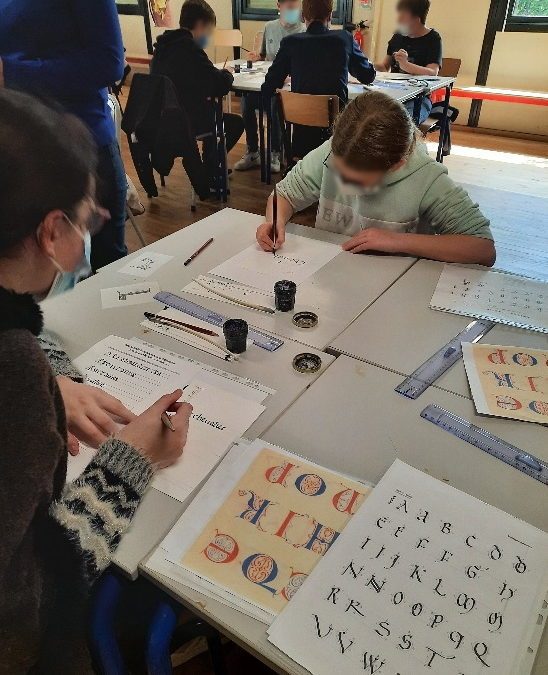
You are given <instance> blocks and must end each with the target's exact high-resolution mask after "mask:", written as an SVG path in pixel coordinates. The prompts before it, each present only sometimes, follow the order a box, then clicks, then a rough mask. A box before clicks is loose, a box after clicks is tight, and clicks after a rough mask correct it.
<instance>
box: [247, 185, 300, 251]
mask: <svg viewBox="0 0 548 675" xmlns="http://www.w3.org/2000/svg"><path fill="white" fill-rule="evenodd" d="M276 211H277V214H276V215H277V218H276V221H277V225H276V234H275V235H274V227H273V222H274V221H273V216H274V214H273V194H271V195H270V197H269V198H268V203H267V207H266V218H265V222H264V223H262V224H261V225H259V227H258V228H257V232H256V234H255V237H256V239H257V243H258V244H259V246H260V247H261V248H262V249H263V251H268V252H269V253H272V251H274V250H276V251H278V250H279V249H280V248H281V247H282V246H283V245H284V242H285V226H286V224H287V223H288V222H289V219H290V218H291V216H292V215H293V207H292V206H291V204H290V203H289V202H288V201H287V199H286V198H285V197H284V196H283V195H282V194H281V193H280V191H279V190H278V191H277V209H276ZM274 239H275V240H276V245H274Z"/></svg>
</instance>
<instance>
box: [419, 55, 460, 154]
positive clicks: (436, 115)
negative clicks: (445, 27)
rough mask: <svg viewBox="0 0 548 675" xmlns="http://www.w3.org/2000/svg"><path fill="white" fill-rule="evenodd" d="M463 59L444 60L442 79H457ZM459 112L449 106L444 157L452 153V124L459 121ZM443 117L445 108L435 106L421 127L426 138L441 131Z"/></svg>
mask: <svg viewBox="0 0 548 675" xmlns="http://www.w3.org/2000/svg"><path fill="white" fill-rule="evenodd" d="M461 63H462V61H461V59H443V61H442V65H441V68H440V72H439V74H440V75H441V77H457V76H458V74H459V71H460V66H461ZM458 114H459V111H458V109H457V108H454V107H453V106H449V108H448V110H447V116H448V127H447V136H446V139H445V141H444V148H443V156H444V157H446V156H447V155H449V154H450V152H451V124H452V123H453V122H454V121H455V120H456V119H457V117H458ZM442 117H443V108H442V107H441V106H440V104H434V106H433V107H432V110H431V111H430V115H429V116H428V117H427V118H426V119H425V120H424V122H423V123H422V124H421V125H420V126H419V129H420V131H421V133H422V135H423V138H426V136H428V134H431V133H434V132H436V131H440V129H441V121H442Z"/></svg>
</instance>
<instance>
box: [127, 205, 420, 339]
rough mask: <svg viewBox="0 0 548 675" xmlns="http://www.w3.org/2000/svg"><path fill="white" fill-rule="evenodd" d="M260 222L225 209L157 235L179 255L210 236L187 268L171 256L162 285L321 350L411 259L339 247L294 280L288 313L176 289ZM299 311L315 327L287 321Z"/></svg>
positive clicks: (248, 237) (298, 228) (327, 235)
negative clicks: (308, 314) (309, 315)
mask: <svg viewBox="0 0 548 675" xmlns="http://www.w3.org/2000/svg"><path fill="white" fill-rule="evenodd" d="M263 221H264V218H263V217H262V216H259V215H256V214H253V213H246V212H245V211H238V210H236V209H230V208H226V209H224V210H222V211H220V212H218V213H216V214H214V215H212V216H209V217H207V218H204V219H203V220H200V221H199V222H198V223H195V224H193V225H191V226H189V227H187V228H185V229H184V230H181V231H179V232H178V233H176V234H175V235H172V236H171V237H169V238H168V239H166V240H163V241H165V242H166V245H165V247H164V246H163V244H162V245H161V246H162V248H157V246H156V245H154V247H153V249H152V250H161V251H165V252H171V253H173V251H175V252H176V253H178V252H179V251H180V252H181V256H186V257H187V256H188V255H190V254H191V253H192V252H193V251H194V250H196V249H197V248H198V247H199V246H200V245H201V244H202V243H203V242H205V241H206V240H207V239H209V237H214V243H213V244H211V245H210V246H209V247H208V248H207V249H206V250H205V251H204V252H203V253H201V254H200V255H199V256H198V257H197V258H196V259H195V260H194V261H193V262H192V263H191V264H190V265H188V267H183V266H182V264H181V260H180V259H177V262H176V263H175V264H173V265H172V267H170V268H169V269H170V271H171V273H170V274H169V276H165V277H163V278H162V281H163V283H164V284H165V288H164V289H163V290H170V291H172V292H174V293H176V294H177V295H181V296H184V297H186V298H188V299H189V300H192V301H193V302H196V303H198V304H201V305H205V306H207V307H208V308H209V309H212V310H215V311H216V312H220V313H221V314H224V315H230V316H236V317H238V318H243V319H245V320H246V321H247V322H248V323H249V324H250V325H253V326H256V327H257V328H260V329H263V330H265V331H268V332H273V333H276V334H277V335H281V336H282V337H284V338H289V339H291V340H295V341H296V342H300V343H302V344H303V345H307V346H309V347H314V348H316V349H319V350H323V349H325V348H326V347H327V346H328V345H329V344H330V342H331V341H332V340H333V339H335V337H336V336H337V335H339V334H340V333H341V332H342V331H343V330H344V329H345V328H347V327H348V326H349V325H350V324H351V323H352V321H353V320H354V319H355V318H356V317H357V316H358V315H359V314H361V313H362V312H363V311H364V310H365V309H366V308H367V307H368V306H369V305H370V304H371V303H372V302H374V301H375V300H376V299H377V298H378V297H379V296H380V295H381V294H382V293H384V291H385V290H386V289H387V288H389V287H390V286H391V285H392V284H393V283H394V282H395V281H396V280H397V279H398V278H399V277H400V276H401V275H402V274H404V273H405V272H406V270H408V269H409V268H410V267H411V266H412V265H413V264H414V263H415V261H416V259H415V258H411V257H402V256H376V255H370V256H361V255H360V256H356V255H353V254H352V253H347V252H345V251H341V252H340V254H339V255H338V256H336V257H335V258H334V259H333V260H331V261H330V262H329V263H327V265H325V266H324V267H322V268H321V269H320V270H318V271H317V272H316V273H315V274H313V275H312V276H311V277H310V278H309V279H307V280H306V281H304V282H303V283H302V284H299V287H298V291H297V299H296V305H295V311H294V312H277V313H276V314H266V313H264V312H258V311H254V310H251V309H247V308H245V307H236V306H235V305H233V304H230V303H227V302H225V301H223V300H222V299H209V298H203V297H201V296H197V295H192V294H190V293H181V289H182V288H183V287H184V286H186V285H187V284H188V283H189V282H190V281H192V280H193V279H195V278H196V277H197V276H199V275H200V274H207V273H208V272H209V270H211V269H213V268H214V267H215V266H216V265H218V264H219V263H221V262H223V261H224V260H226V259H227V258H230V257H231V256H233V255H234V254H235V253H238V252H239V251H241V250H242V249H244V248H246V247H247V246H250V245H253V244H254V243H255V231H256V229H257V227H258V226H259V225H260V224H261V223H262V222H263ZM287 231H288V232H290V233H293V234H298V235H300V236H304V237H308V238H310V239H316V240H320V241H326V242H330V243H334V244H337V245H340V244H341V243H342V242H344V241H346V240H347V238H348V237H345V236H343V235H340V234H336V233H334V232H327V231H324V230H316V229H315V228H311V227H306V226H303V225H295V224H290V225H289V226H288V228H287ZM142 250H144V249H141V251H140V252H139V254H140V253H141V252H142ZM282 250H283V249H282ZM139 254H137V255H139ZM266 255H272V254H266V253H265V257H266ZM183 259H184V257H183ZM121 279H122V275H120V280H119V281H118V283H121ZM128 283H129V281H128ZM303 310H311V311H313V312H315V313H316V314H317V315H318V317H319V321H318V325H317V326H316V327H314V328H311V329H301V328H297V327H296V326H295V325H294V324H293V321H292V319H293V316H294V314H295V313H296V312H298V311H303Z"/></svg>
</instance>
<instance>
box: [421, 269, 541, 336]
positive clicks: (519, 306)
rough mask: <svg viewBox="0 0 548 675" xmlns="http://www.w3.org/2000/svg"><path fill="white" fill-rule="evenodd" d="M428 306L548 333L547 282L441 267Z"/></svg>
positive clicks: (486, 271)
mask: <svg viewBox="0 0 548 675" xmlns="http://www.w3.org/2000/svg"><path fill="white" fill-rule="evenodd" d="M430 307H431V308H432V309H439V310H441V311H444V312H452V313H453V314H462V315H464V316H472V317H475V318H477V319H488V320H490V321H495V322H497V323H504V324H507V325H509V326H517V327H518V328H528V329H530V330H537V331H540V332H541V333H548V283H546V282H543V281H535V280H533V279H525V278H524V277H518V276H515V275H513V274H505V273H503V272H494V271H488V270H484V269H475V268H468V267H462V266H460V265H445V266H444V268H443V270H442V273H441V275H440V278H439V281H438V285H437V286H436V290H435V291H434V294H433V296H432V300H431V301H430Z"/></svg>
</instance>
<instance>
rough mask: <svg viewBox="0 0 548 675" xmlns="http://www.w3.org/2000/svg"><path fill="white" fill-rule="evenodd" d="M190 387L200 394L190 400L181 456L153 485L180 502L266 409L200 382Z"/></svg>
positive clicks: (162, 472)
mask: <svg viewBox="0 0 548 675" xmlns="http://www.w3.org/2000/svg"><path fill="white" fill-rule="evenodd" d="M193 384H197V385H198V386H199V388H200V390H199V392H198V393H197V394H196V395H195V396H193V397H192V400H190V403H191V404H192V406H193V412H192V417H191V421H190V426H189V430H188V438H187V442H186V445H185V449H184V452H183V456H182V457H181V458H180V459H179V460H178V461H177V462H176V463H175V464H172V465H171V466H169V467H167V468H166V469H162V471H159V472H158V473H157V474H156V475H155V476H154V480H153V482H152V485H153V486H154V487H155V488H156V489H157V490H160V491H161V492H164V493H165V494H167V495H169V496H171V497H174V498H175V499H179V501H184V500H185V499H186V498H187V497H188V496H189V495H190V494H191V493H192V491H193V490H194V489H195V488H196V486H197V485H198V484H199V483H201V482H202V481H203V480H204V478H205V477H206V476H207V475H208V473H209V472H210V471H211V470H212V469H213V467H214V466H215V465H216V464H217V463H218V462H219V460H220V459H221V457H222V456H223V455H224V454H225V453H226V451H227V450H228V448H229V447H230V446H231V445H232V443H233V442H234V441H235V440H236V439H237V438H239V437H240V436H241V435H242V434H243V433H244V431H245V430H246V429H248V428H249V427H250V426H251V425H252V424H253V422H255V420H256V419H257V418H258V417H259V415H260V414H261V413H262V412H263V411H264V409H265V408H264V406H263V405H261V404H260V403H255V402H253V401H249V400H245V399H243V398H242V397H241V396H236V395H235V394H232V393H229V392H227V391H223V390H222V389H217V388H216V387H212V386H211V385H208V384H205V383H202V382H200V381H199V380H195V381H194V383H193ZM190 387H192V384H191V385H190ZM185 393H186V392H185ZM183 398H185V397H183Z"/></svg>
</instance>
